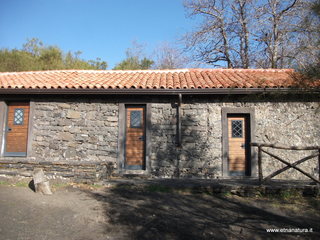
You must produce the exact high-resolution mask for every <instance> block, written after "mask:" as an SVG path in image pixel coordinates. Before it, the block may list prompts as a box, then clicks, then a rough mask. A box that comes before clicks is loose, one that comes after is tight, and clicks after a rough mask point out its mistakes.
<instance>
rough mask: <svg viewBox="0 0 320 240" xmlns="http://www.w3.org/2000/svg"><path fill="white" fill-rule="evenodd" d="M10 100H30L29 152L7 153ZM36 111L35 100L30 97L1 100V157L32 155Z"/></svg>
mask: <svg viewBox="0 0 320 240" xmlns="http://www.w3.org/2000/svg"><path fill="white" fill-rule="evenodd" d="M10 102H28V103H29V122H28V138H27V152H26V153H25V154H23V155H22V154H7V153H5V147H6V135H7V134H6V129H7V121H8V103H10ZM34 111H35V102H34V101H33V100H30V99H25V98H22V99H20V98H18V99H8V100H7V101H6V100H2V101H0V157H30V156H31V155H32V141H31V140H32V139H33V117H34Z"/></svg>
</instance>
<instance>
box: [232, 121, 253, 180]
mask: <svg viewBox="0 0 320 240" xmlns="http://www.w3.org/2000/svg"><path fill="white" fill-rule="evenodd" d="M247 121H249V120H248V119H247V118H246V116H228V143H229V149H228V164H229V174H230V175H236V176H237V175H239V176H244V175H246V173H247V172H248V171H247V165H248V149H247V148H248V147H249V142H248V137H249V136H248V135H249V134H248V122H247Z"/></svg>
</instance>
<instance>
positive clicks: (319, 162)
mask: <svg viewBox="0 0 320 240" xmlns="http://www.w3.org/2000/svg"><path fill="white" fill-rule="evenodd" d="M318 153H319V155H318V173H319V181H320V148H319V149H318Z"/></svg>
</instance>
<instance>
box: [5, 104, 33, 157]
mask: <svg viewBox="0 0 320 240" xmlns="http://www.w3.org/2000/svg"><path fill="white" fill-rule="evenodd" d="M28 125H29V103H27V102H12V103H9V104H8V113H7V125H6V139H5V152H4V155H5V156H26V155H27V142H28Z"/></svg>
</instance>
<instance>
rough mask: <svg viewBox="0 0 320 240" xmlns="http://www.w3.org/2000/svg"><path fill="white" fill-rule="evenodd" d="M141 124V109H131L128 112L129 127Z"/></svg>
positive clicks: (139, 126) (136, 126)
mask: <svg viewBox="0 0 320 240" xmlns="http://www.w3.org/2000/svg"><path fill="white" fill-rule="evenodd" d="M141 126H142V112H141V111H131V112H130V127H131V128H141Z"/></svg>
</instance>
